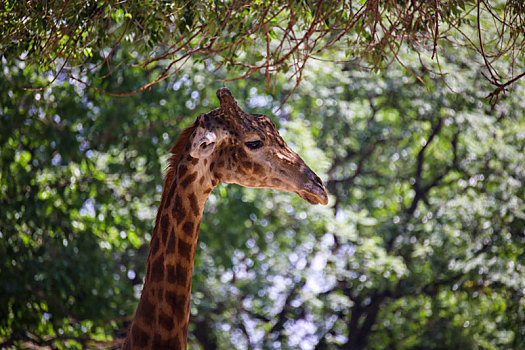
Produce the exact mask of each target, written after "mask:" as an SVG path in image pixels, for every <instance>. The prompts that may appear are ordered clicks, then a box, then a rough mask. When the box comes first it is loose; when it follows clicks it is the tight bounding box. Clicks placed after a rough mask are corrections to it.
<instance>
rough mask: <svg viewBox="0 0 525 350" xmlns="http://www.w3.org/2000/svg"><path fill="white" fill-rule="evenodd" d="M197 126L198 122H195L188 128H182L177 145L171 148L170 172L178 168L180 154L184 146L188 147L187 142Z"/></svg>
mask: <svg viewBox="0 0 525 350" xmlns="http://www.w3.org/2000/svg"><path fill="white" fill-rule="evenodd" d="M196 127H197V123H196V122H194V123H193V124H191V125H190V126H188V127H187V128H186V129H184V130H182V132H181V133H180V135H179V137H178V138H177V141H175V145H173V148H172V149H171V151H170V153H171V157H170V158H169V160H168V162H169V165H168V167H169V168H168V173H170V172H174V171H175V169H176V168H177V164H178V163H179V159H180V155H181V154H182V151H183V150H184V147H186V144H187V143H188V140H189V138H190V137H191V135H192V134H193V131H194V130H195V128H196Z"/></svg>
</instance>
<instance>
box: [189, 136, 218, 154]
mask: <svg viewBox="0 0 525 350" xmlns="http://www.w3.org/2000/svg"><path fill="white" fill-rule="evenodd" d="M195 139H196V140H195V141H194V142H193V144H192V145H191V150H190V155H191V156H192V157H193V158H203V157H207V156H209V155H210V154H211V153H212V152H213V150H214V149H215V145H216V144H217V136H216V135H215V133H214V132H213V131H206V133H204V135H202V136H200V137H196V138H195Z"/></svg>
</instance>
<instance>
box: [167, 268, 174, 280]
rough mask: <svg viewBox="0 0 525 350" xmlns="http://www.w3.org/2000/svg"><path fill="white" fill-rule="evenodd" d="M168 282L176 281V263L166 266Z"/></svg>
mask: <svg viewBox="0 0 525 350" xmlns="http://www.w3.org/2000/svg"><path fill="white" fill-rule="evenodd" d="M166 274H167V280H168V283H175V265H168V266H166Z"/></svg>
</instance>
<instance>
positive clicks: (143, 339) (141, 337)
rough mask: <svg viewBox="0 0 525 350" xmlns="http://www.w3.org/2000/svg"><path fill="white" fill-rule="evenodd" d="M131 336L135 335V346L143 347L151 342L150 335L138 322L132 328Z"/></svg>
mask: <svg viewBox="0 0 525 350" xmlns="http://www.w3.org/2000/svg"><path fill="white" fill-rule="evenodd" d="M131 336H132V337H133V347H139V348H143V347H145V346H147V345H148V343H149V339H150V336H149V335H148V333H146V332H144V331H143V330H142V329H140V328H139V326H137V324H136V323H135V324H133V327H132V328H131Z"/></svg>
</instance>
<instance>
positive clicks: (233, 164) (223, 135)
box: [188, 88, 328, 204]
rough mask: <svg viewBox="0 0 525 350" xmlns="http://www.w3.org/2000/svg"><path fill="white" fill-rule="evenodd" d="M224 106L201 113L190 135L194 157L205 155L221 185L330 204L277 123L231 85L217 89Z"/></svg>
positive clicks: (208, 164)
mask: <svg viewBox="0 0 525 350" xmlns="http://www.w3.org/2000/svg"><path fill="white" fill-rule="evenodd" d="M217 97H218V98H219V101H220V107H219V108H218V109H215V110H213V111H211V112H209V113H206V114H201V115H200V116H199V117H198V118H197V121H196V122H195V124H194V126H193V128H194V130H193V135H192V137H191V138H190V143H189V145H188V146H189V152H190V155H191V157H193V158H196V159H199V160H201V159H205V161H204V162H200V161H199V164H205V165H203V166H205V167H206V169H203V171H204V172H207V173H208V174H210V176H211V177H212V179H213V181H214V182H215V183H218V182H224V183H235V184H239V185H242V186H246V187H254V188H270V189H276V190H279V191H285V192H294V193H297V194H298V195H299V196H300V197H301V198H303V199H305V200H307V201H308V202H310V203H312V204H318V203H321V204H327V203H328V197H327V194H326V190H325V188H324V186H323V183H322V182H321V180H320V179H319V177H318V176H317V175H316V174H315V173H314V172H313V171H312V170H311V169H310V168H309V167H308V166H307V165H306V164H305V162H304V161H303V160H302V159H301V157H299V155H297V153H295V152H294V151H292V150H291V149H290V147H288V145H287V144H286V143H285V142H284V140H283V139H282V137H281V136H280V135H279V132H278V131H277V130H276V128H275V125H274V124H273V123H272V121H271V120H270V119H269V118H268V117H266V116H264V115H258V114H248V113H246V112H244V111H243V110H242V109H241V108H240V107H239V106H238V105H237V103H236V101H235V100H234V98H233V96H232V94H231V92H230V91H229V90H228V89H227V88H221V89H219V90H218V91H217Z"/></svg>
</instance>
